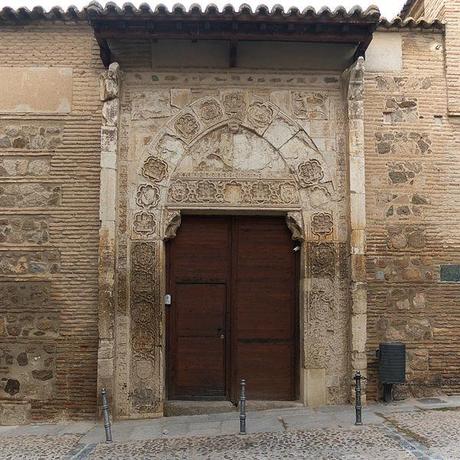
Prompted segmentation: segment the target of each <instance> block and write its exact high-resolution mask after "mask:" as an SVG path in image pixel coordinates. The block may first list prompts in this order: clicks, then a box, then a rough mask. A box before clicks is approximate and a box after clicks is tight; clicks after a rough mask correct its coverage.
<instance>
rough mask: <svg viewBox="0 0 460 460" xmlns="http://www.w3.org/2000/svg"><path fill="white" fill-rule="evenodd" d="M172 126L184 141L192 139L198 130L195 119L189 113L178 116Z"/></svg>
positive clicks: (198, 126)
mask: <svg viewBox="0 0 460 460" xmlns="http://www.w3.org/2000/svg"><path fill="white" fill-rule="evenodd" d="M174 126H175V128H176V130H177V132H178V133H179V134H180V135H181V136H182V137H184V138H185V139H192V138H193V137H195V136H196V135H197V134H198V132H199V130H200V125H199V123H198V121H197V119H196V118H195V117H194V116H193V115H192V114H191V113H185V114H184V115H182V116H180V117H179V118H178V119H177V121H176V123H175V125H174Z"/></svg>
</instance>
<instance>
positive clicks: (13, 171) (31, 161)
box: [0, 146, 51, 177]
mask: <svg viewBox="0 0 460 460" xmlns="http://www.w3.org/2000/svg"><path fill="white" fill-rule="evenodd" d="M0 148H1V146H0ZM50 160H51V157H49V156H24V155H21V156H18V155H15V156H13V155H11V156H1V157H0V177H22V176H47V175H48V174H49V173H50V169H51V165H50Z"/></svg>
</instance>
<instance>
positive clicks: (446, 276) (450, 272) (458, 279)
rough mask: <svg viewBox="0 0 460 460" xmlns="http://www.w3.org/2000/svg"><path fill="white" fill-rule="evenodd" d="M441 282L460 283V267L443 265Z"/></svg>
mask: <svg viewBox="0 0 460 460" xmlns="http://www.w3.org/2000/svg"><path fill="white" fill-rule="evenodd" d="M441 281H450V282H451V283H452V282H453V283H460V265H453V264H452V265H441Z"/></svg>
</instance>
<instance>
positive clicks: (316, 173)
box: [298, 160, 324, 187]
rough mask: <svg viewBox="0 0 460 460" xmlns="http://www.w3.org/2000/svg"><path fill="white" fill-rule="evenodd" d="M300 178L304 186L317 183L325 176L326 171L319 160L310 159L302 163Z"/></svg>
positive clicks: (299, 168)
mask: <svg viewBox="0 0 460 460" xmlns="http://www.w3.org/2000/svg"><path fill="white" fill-rule="evenodd" d="M298 170H299V179H300V183H301V184H302V186H303V187H308V186H310V185H313V184H317V183H318V182H319V181H320V180H321V179H322V178H323V177H324V171H323V168H322V167H321V164H320V162H319V161H318V160H308V161H304V162H303V163H300V165H299V167H298Z"/></svg>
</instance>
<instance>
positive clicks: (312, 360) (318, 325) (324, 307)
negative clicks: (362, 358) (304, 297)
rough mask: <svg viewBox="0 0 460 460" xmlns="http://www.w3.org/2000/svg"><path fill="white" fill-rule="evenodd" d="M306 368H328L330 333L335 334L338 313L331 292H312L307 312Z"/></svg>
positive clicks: (316, 290) (319, 290)
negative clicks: (335, 321)
mask: <svg viewBox="0 0 460 460" xmlns="http://www.w3.org/2000/svg"><path fill="white" fill-rule="evenodd" d="M306 316H307V319H306V329H307V331H306V337H307V339H306V342H307V347H308V350H307V352H306V354H305V364H306V367H310V368H322V367H326V366H327V347H328V345H329V344H328V341H329V340H328V338H327V335H328V333H332V332H334V320H335V317H336V312H335V309H334V299H333V297H332V294H331V293H330V292H327V291H326V290H323V289H315V290H313V291H311V292H310V295H309V304H308V306H307V312H306Z"/></svg>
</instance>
